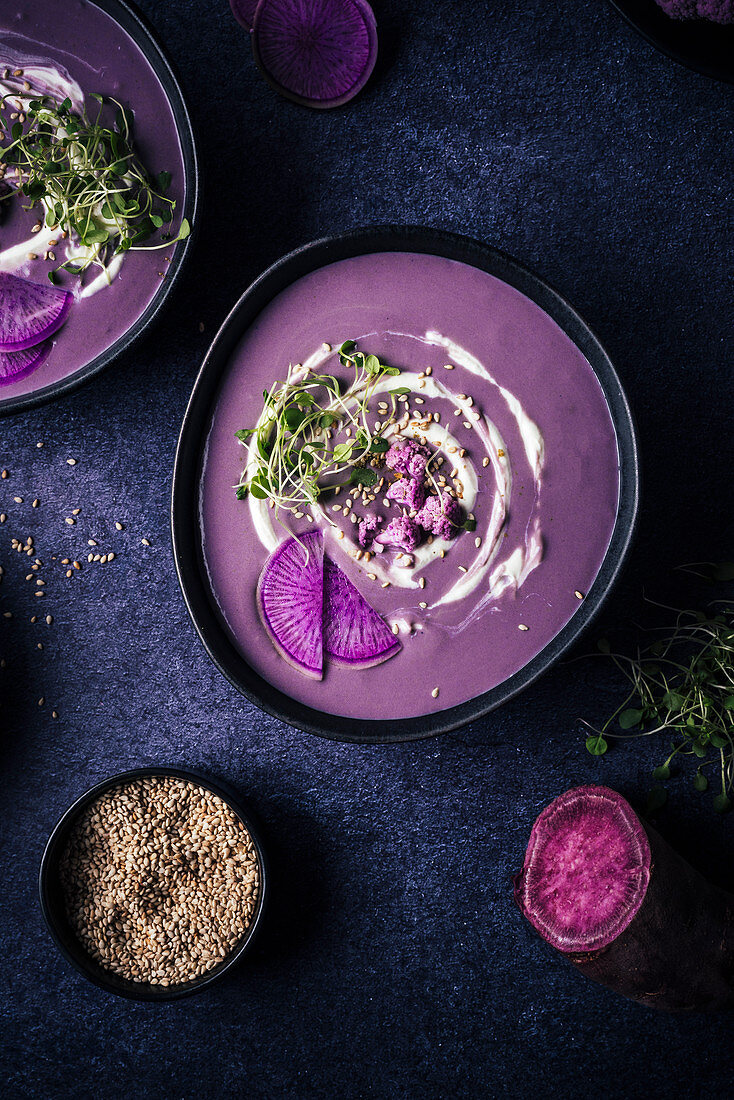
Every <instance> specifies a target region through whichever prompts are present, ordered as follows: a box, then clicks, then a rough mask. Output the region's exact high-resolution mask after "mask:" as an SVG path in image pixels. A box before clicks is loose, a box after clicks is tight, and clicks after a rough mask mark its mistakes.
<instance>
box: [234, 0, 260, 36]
mask: <svg viewBox="0 0 734 1100" xmlns="http://www.w3.org/2000/svg"><path fill="white" fill-rule="evenodd" d="M229 6H230V8H231V9H232V15H233V16H234V17H235V19H236V20H237V22H238V23H239V24H240V26H242V27H244V28H245V30H246V31H251V30H252V24H253V23H254V22H255V8H256V7H257V0H229Z"/></svg>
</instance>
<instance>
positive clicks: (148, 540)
mask: <svg viewBox="0 0 734 1100" xmlns="http://www.w3.org/2000/svg"><path fill="white" fill-rule="evenodd" d="M140 541H141V543H142V544H143V546H150V539H141V540H140Z"/></svg>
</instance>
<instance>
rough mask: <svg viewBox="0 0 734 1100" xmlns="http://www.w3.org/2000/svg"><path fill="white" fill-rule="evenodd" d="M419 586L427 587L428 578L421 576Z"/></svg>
mask: <svg viewBox="0 0 734 1100" xmlns="http://www.w3.org/2000/svg"><path fill="white" fill-rule="evenodd" d="M418 587H419V588H425V587H426V578H425V577H421V578H420V580H419V581H418Z"/></svg>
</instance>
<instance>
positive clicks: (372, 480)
mask: <svg viewBox="0 0 734 1100" xmlns="http://www.w3.org/2000/svg"><path fill="white" fill-rule="evenodd" d="M376 482H377V471H376V470H372V469H371V468H370V467H369V466H355V467H354V469H353V470H352V472H351V473H350V475H349V484H350V485H365V486H369V485H375V484H376Z"/></svg>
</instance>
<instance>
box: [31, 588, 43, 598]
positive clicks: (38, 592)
mask: <svg viewBox="0 0 734 1100" xmlns="http://www.w3.org/2000/svg"><path fill="white" fill-rule="evenodd" d="M33 594H34V596H44V595H45V593H44V592H43V591H41V590H40V589H39V590H38V591H37V592H34V593H33Z"/></svg>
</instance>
